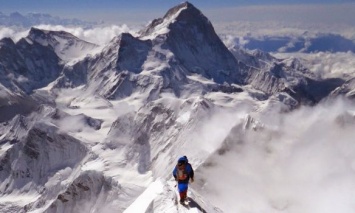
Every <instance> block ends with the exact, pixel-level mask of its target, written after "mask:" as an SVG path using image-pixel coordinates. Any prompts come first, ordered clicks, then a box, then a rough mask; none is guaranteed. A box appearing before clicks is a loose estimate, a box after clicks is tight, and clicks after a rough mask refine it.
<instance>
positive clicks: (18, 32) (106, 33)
mask: <svg viewBox="0 0 355 213" xmlns="http://www.w3.org/2000/svg"><path fill="white" fill-rule="evenodd" d="M34 27H36V28H39V29H43V30H54V31H66V32H69V33H71V34H73V35H75V36H76V37H78V38H80V39H83V40H85V41H88V42H91V43H94V44H99V45H103V44H106V43H107V42H109V41H110V40H111V39H112V38H114V37H115V36H118V35H120V34H121V33H124V32H129V33H132V34H134V33H135V31H134V30H133V29H130V28H129V27H128V26H127V25H121V26H117V25H111V26H103V27H94V28H83V27H65V26H62V25H37V26H34ZM28 32H29V29H22V28H20V29H19V28H13V27H4V28H1V29H0V39H2V38H4V37H10V38H12V39H13V40H14V41H18V40H19V39H21V38H23V37H26V36H27V34H28Z"/></svg>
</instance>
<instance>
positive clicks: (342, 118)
mask: <svg viewBox="0 0 355 213" xmlns="http://www.w3.org/2000/svg"><path fill="white" fill-rule="evenodd" d="M354 112H355V107H354V105H353V103H350V102H348V101H346V100H342V99H339V100H337V101H334V102H327V103H322V104H320V105H318V106H316V107H302V108H300V109H298V110H296V111H294V112H292V113H289V114H279V113H269V114H268V115H267V116H266V117H265V118H263V117H260V118H259V119H261V121H262V122H263V123H264V124H265V126H266V129H267V130H266V131H254V130H250V131H248V132H247V133H246V135H244V136H243V135H242V134H241V133H240V132H239V133H237V134H236V135H235V137H234V141H233V143H232V145H230V150H229V151H228V152H226V153H225V154H223V155H218V154H216V155H214V156H213V157H212V158H211V159H210V162H211V163H212V166H207V167H202V168H200V171H197V173H196V179H197V183H198V181H199V180H198V179H200V180H201V179H205V181H207V182H206V184H205V185H203V186H201V188H200V189H198V191H200V193H201V194H203V195H204V198H205V199H206V200H211V201H213V203H214V204H216V205H217V206H218V207H220V208H222V210H224V211H225V212H288V213H298V212H303V213H328V212H329V213H333V212H349V213H350V212H354V211H355V201H354V200H353V197H354V196H355V143H353V140H352V138H354V136H355V135H354V131H353V129H354V127H355V118H354ZM216 125H218V124H216ZM213 165H215V166H213Z"/></svg>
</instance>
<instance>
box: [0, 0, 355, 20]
mask: <svg viewBox="0 0 355 213" xmlns="http://www.w3.org/2000/svg"><path fill="white" fill-rule="evenodd" d="M147 2H149V3H147ZM181 2H182V1H180V0H149V1H148V0H129V1H127V0H100V1H99V0H75V1H73V0H50V1H49V0H11V1H9V0H0V5H1V8H0V12H5V13H10V12H14V11H19V12H21V13H29V12H41V13H49V14H52V15H58V16H61V17H69V18H83V19H86V20H89V21H101V20H104V21H106V22H114V21H115V20H122V22H123V21H126V22H127V21H143V20H145V19H149V20H150V19H153V18H155V17H157V16H158V17H160V16H161V15H163V14H164V13H165V11H166V10H167V9H169V8H171V7H173V6H175V5H177V4H179V3H181ZM189 2H191V3H192V4H194V5H195V6H196V7H198V8H199V9H201V10H202V11H205V12H207V13H208V12H209V11H212V12H213V11H214V12H215V13H218V11H223V9H227V8H240V7H249V6H256V5H258V6H275V5H284V6H285V5H304V4H307V5H310V4H313V5H314V4H316V5H325V4H331V5H341V4H355V0H190V1H189ZM354 12H355V11H354ZM222 14H223V13H220V14H216V16H217V15H218V16H219V18H220V19H221V18H223V15H222ZM212 18H213V17H212ZM147 21H148V20H147Z"/></svg>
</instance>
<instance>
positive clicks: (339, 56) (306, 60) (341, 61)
mask: <svg viewBox="0 0 355 213" xmlns="http://www.w3.org/2000/svg"><path fill="white" fill-rule="evenodd" d="M274 56H275V57H277V58H290V57H295V58H299V59H301V61H302V64H303V65H305V67H307V68H308V69H309V70H310V71H312V72H313V73H314V74H316V76H318V77H324V78H331V77H343V78H345V79H348V78H351V77H354V76H355V53H352V52H338V53H329V52H319V53H277V54H274Z"/></svg>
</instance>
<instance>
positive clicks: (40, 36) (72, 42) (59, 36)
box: [26, 27, 98, 61]
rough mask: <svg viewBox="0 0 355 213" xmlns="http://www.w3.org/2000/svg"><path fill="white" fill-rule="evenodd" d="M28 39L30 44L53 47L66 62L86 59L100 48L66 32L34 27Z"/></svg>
mask: <svg viewBox="0 0 355 213" xmlns="http://www.w3.org/2000/svg"><path fill="white" fill-rule="evenodd" d="M26 38H28V39H29V40H30V42H31V41H32V42H38V43H39V44H41V45H43V46H50V47H52V48H53V49H54V51H55V52H56V54H57V55H58V56H59V57H60V58H61V59H62V60H64V61H68V60H75V59H77V58H80V57H85V56H86V55H87V54H89V53H91V52H92V51H94V50H95V48H98V45H96V44H92V43H89V42H86V41H83V40H80V39H79V38H77V37H75V36H73V35H72V34H70V33H67V32H64V31H49V30H40V29H37V28H33V27H32V28H31V30H30V32H29V34H28V36H27V37H26Z"/></svg>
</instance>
